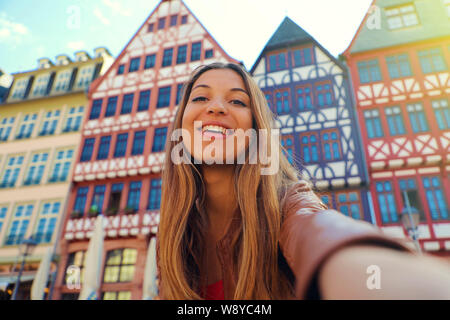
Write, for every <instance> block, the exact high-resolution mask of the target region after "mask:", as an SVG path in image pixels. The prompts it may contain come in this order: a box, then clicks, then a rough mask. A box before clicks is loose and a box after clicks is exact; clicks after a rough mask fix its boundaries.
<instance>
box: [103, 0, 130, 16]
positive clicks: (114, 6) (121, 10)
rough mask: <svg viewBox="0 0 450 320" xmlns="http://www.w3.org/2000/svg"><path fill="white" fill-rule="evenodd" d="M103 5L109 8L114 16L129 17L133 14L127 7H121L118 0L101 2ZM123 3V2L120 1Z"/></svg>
mask: <svg viewBox="0 0 450 320" xmlns="http://www.w3.org/2000/svg"><path fill="white" fill-rule="evenodd" d="M102 2H103V4H104V5H105V6H107V7H108V8H110V9H111V10H112V12H113V13H114V14H120V15H122V16H126V17H131V15H132V14H133V12H132V10H131V9H130V8H129V7H123V6H122V4H121V1H120V0H102ZM122 2H123V1H122Z"/></svg>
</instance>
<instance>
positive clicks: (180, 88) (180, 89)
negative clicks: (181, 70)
mask: <svg viewBox="0 0 450 320" xmlns="http://www.w3.org/2000/svg"><path fill="white" fill-rule="evenodd" d="M182 94H183V84H182V83H179V84H177V99H176V101H175V104H176V105H178V104H179V103H180V101H181V98H182V97H183V95H182Z"/></svg>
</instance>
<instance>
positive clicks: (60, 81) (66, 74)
mask: <svg viewBox="0 0 450 320" xmlns="http://www.w3.org/2000/svg"><path fill="white" fill-rule="evenodd" d="M71 75H72V70H67V71H61V72H60V73H58V76H57V77H56V80H55V92H60V91H62V92H65V91H67V89H69V84H70V78H71Z"/></svg>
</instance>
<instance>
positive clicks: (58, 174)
mask: <svg viewBox="0 0 450 320" xmlns="http://www.w3.org/2000/svg"><path fill="white" fill-rule="evenodd" d="M72 158H73V149H65V150H58V151H57V152H56V155H55V159H54V161H53V170H52V173H51V175H50V179H49V180H48V182H63V181H66V180H67V177H68V175H69V170H70V165H71V163H72Z"/></svg>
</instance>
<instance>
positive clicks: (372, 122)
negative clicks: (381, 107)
mask: <svg viewBox="0 0 450 320" xmlns="http://www.w3.org/2000/svg"><path fill="white" fill-rule="evenodd" d="M364 119H365V121H366V129H367V136H368V137H369V139H371V138H379V137H382V136H384V133H383V128H382V126H381V121H380V113H379V111H378V109H372V110H366V111H364Z"/></svg>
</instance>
